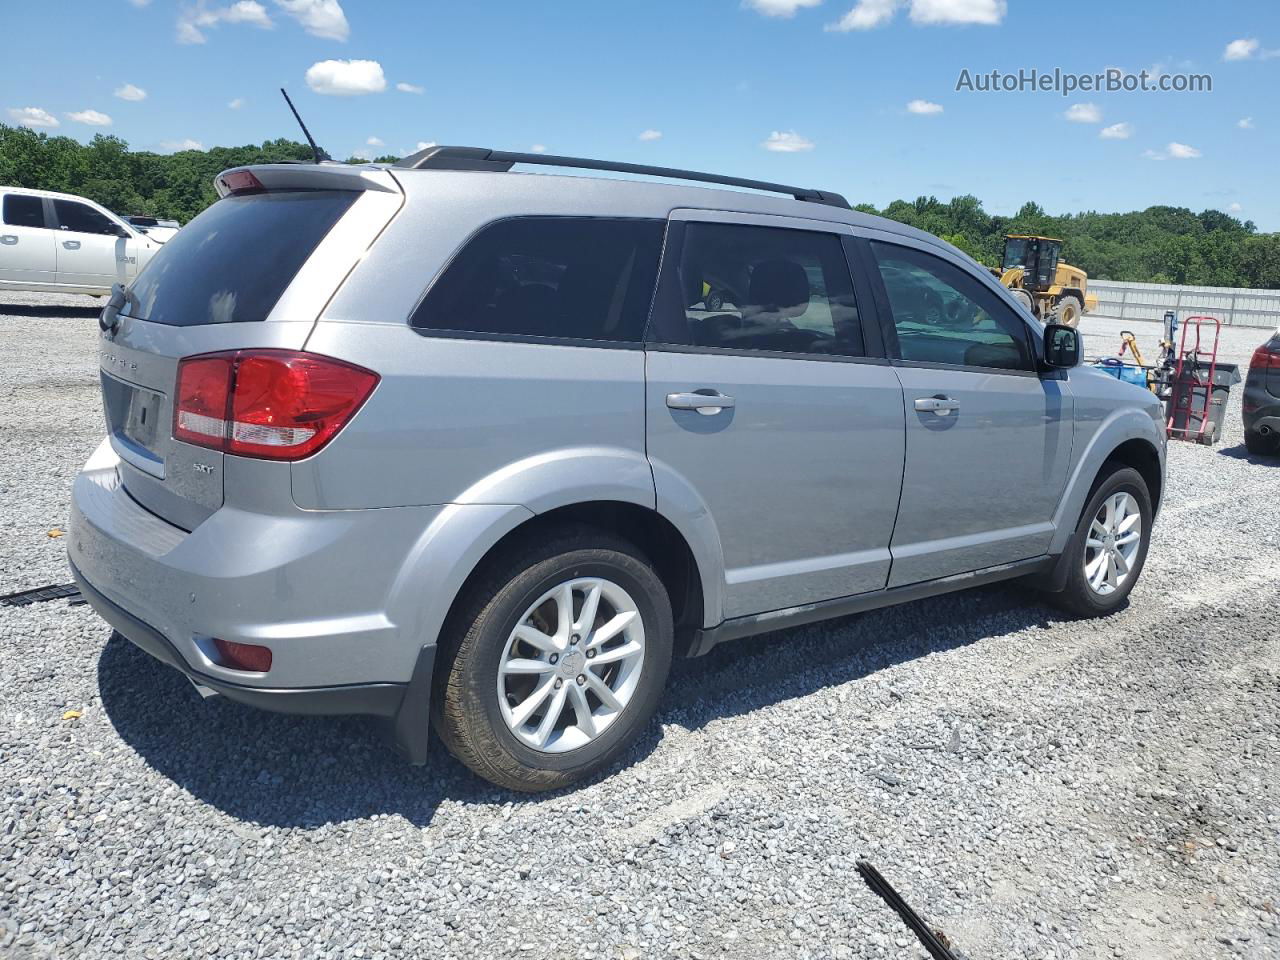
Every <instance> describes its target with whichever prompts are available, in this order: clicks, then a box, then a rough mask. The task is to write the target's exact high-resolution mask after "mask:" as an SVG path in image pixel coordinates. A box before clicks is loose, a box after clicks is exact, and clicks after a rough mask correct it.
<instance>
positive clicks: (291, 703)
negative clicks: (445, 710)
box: [70, 563, 429, 717]
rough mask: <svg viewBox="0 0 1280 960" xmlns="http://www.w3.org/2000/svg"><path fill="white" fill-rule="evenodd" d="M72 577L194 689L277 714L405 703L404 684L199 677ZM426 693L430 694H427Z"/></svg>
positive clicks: (385, 712) (115, 623)
mask: <svg viewBox="0 0 1280 960" xmlns="http://www.w3.org/2000/svg"><path fill="white" fill-rule="evenodd" d="M70 566H71V575H72V576H73V577H74V578H75V581H76V585H77V586H78V587H79V588H80V593H81V595H83V596H84V598H85V600H87V601H88V602H89V606H91V607H93V609H94V611H95V612H96V613H97V614H98V616H100V617H102V619H103V620H105V621H107V623H109V624H110V625H111V626H112V628H114V629H115V630H116V631H117V632H118V633H119V634H120V635H121V636H123V637H124V638H125V639H126V640H128V641H129V642H130V643H132V644H133V645H134V646H136V647H138V648H139V649H141V650H143V651H145V652H146V653H149V654H151V656H153V657H155V658H156V659H157V660H159V661H160V662H161V663H167V664H168V665H169V666H171V667H173V668H174V669H175V670H178V671H179V672H180V673H182V674H184V675H185V676H186V677H187V679H188V680H190V681H191V682H192V683H193V684H195V685H196V686H198V687H207V688H209V689H210V690H213V691H214V692H215V693H220V694H222V695H223V696H225V697H226V698H227V699H229V700H235V701H237V702H239V703H245V704H248V705H249V706H251V707H258V708H260V709H263V710H273V711H275V712H277V713H303V714H321V715H328V714H344V713H360V714H373V715H375V716H383V717H391V716H395V715H396V713H397V712H398V711H399V709H400V704H401V702H402V701H403V700H404V695H405V691H406V690H408V688H409V684H408V683H356V684H348V685H346V686H335V687H250V686H246V685H245V684H242V683H234V682H232V681H230V680H227V679H226V678H224V677H214V676H210V675H209V674H207V673H202V672H201V671H199V670H197V669H196V668H195V667H193V666H191V664H189V663H187V661H186V660H185V659H183V656H182V654H180V653H179V652H178V650H177V648H175V647H174V645H173V644H172V643H170V642H169V639H168V638H167V637H166V636H165V635H164V634H163V633H161V632H160V631H159V630H157V629H156V628H155V627H153V626H151V625H149V624H147V623H144V622H143V621H142V620H139V619H138V618H137V617H135V616H134V615H133V614H131V613H130V612H129V611H128V610H126V609H125V608H124V607H122V606H120V605H119V604H118V603H115V602H113V601H111V600H108V599H107V598H106V597H105V596H103V594H102V593H100V592H99V591H98V590H97V589H96V588H95V587H94V586H93V584H91V583H90V582H89V581H88V580H86V579H85V576H84V574H83V573H81V572H80V570H79V569H78V568H77V567H76V565H75V564H74V563H72V564H70ZM428 692H429V691H428Z"/></svg>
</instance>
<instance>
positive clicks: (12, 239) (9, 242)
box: [0, 233, 18, 247]
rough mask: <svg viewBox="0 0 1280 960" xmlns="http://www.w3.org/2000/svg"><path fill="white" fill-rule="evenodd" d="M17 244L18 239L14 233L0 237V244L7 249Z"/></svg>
mask: <svg viewBox="0 0 1280 960" xmlns="http://www.w3.org/2000/svg"><path fill="white" fill-rule="evenodd" d="M17 242H18V238H17V237H16V236H14V235H13V234H12V233H6V234H4V235H2V236H0V243H3V244H4V245H5V246H6V247H12V246H13V245H14V244H15V243H17Z"/></svg>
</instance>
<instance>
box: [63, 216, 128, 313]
mask: <svg viewBox="0 0 1280 960" xmlns="http://www.w3.org/2000/svg"><path fill="white" fill-rule="evenodd" d="M53 211H54V216H55V217H56V218H57V223H58V236H57V255H58V283H64V284H69V285H72V286H78V287H97V288H101V289H104V290H106V289H110V287H111V285H112V284H113V283H117V282H119V283H127V282H128V281H129V279H130V278H131V277H132V276H133V274H134V271H131V270H130V267H131V266H132V264H133V263H136V260H137V255H136V251H133V250H130V249H129V244H130V239H131V238H130V236H123V237H122V236H119V234H120V233H121V232H126V233H127V231H125V230H124V228H123V227H121V226H120V225H119V224H118V223H116V222H115V221H114V220H112V219H111V218H110V217H108V216H107V215H106V214H104V213H102V212H101V211H99V210H96V209H94V208H93V207H91V206H89V204H87V203H81V202H80V201H78V200H61V199H55V200H54V201H53Z"/></svg>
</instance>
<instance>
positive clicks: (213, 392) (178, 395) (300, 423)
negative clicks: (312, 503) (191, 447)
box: [173, 350, 378, 460]
mask: <svg viewBox="0 0 1280 960" xmlns="http://www.w3.org/2000/svg"><path fill="white" fill-rule="evenodd" d="M377 384H378V375H377V374H376V373H374V372H373V371H371V370H365V369H364V368H363V367H357V366H354V365H353V364H350V363H344V362H343V361H341V360H334V359H333V358H331V357H322V356H319V355H317V354H314V353H303V352H301V351H296V350H232V351H229V352H227V353H211V354H203V355H201V356H196V357H187V358H186V359H185V360H182V361H181V362H179V364H178V383H177V389H176V390H175V391H174V398H175V399H174V405H173V436H174V439H175V440H182V441H183V442H185V443H193V444H195V445H197V446H201V447H209V448H210V449H213V450H221V451H222V452H224V453H233V454H236V455H237V456H242V457H258V458H261V459H266V460H301V459H302V458H303V457H309V456H311V454H313V453H315V452H316V451H317V450H319V449H320V448H321V447H323V446H324V445H325V444H326V443H328V442H329V441H330V440H332V439H333V437H334V436H335V435H336V434H337V433H338V431H339V430H341V429H342V428H343V427H344V426H346V424H347V422H348V421H349V420H350V419H351V418H352V417H353V416H354V415H355V413H356V411H357V410H359V409H360V407H361V406H362V405H363V404H364V402H365V400H367V399H368V398H369V394H371V393H372V392H373V388H374V387H375V386H377Z"/></svg>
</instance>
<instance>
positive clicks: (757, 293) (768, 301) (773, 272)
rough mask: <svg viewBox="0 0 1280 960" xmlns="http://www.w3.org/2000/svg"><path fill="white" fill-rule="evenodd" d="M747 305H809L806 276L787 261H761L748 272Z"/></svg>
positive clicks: (770, 308) (772, 308) (771, 308)
mask: <svg viewBox="0 0 1280 960" xmlns="http://www.w3.org/2000/svg"><path fill="white" fill-rule="evenodd" d="M749 294H750V299H751V304H752V305H753V306H756V307H759V308H761V309H764V310H768V311H776V310H785V309H787V308H788V307H798V306H806V307H807V306H808V305H809V275H808V274H807V273H805V272H804V267H802V266H800V264H798V263H793V262H792V261H790V260H762V261H761V262H760V263H757V264H756V265H755V268H754V269H753V270H752V271H751V288H750V291H749Z"/></svg>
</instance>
